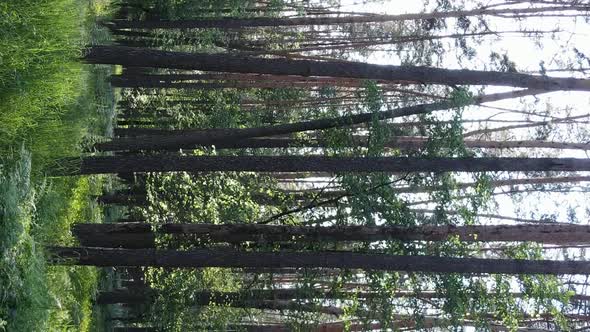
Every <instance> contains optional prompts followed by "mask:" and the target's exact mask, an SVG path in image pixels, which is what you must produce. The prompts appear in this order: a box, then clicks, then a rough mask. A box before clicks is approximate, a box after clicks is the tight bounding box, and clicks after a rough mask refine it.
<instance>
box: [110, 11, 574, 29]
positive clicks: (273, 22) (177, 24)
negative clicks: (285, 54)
mask: <svg viewBox="0 0 590 332" xmlns="http://www.w3.org/2000/svg"><path fill="white" fill-rule="evenodd" d="M572 10H577V11H582V8H580V7H576V6H572V5H567V6H557V5H555V6H551V7H542V8H539V7H531V8H502V9H486V8H478V9H473V10H461V11H446V12H445V11H440V12H432V13H411V14H400V15H367V16H363V15H356V16H324V17H309V16H307V17H305V16H304V17H291V18H284V17H253V18H233V17H227V18H201V19H198V20H186V21H180V20H178V21H164V20H147V21H129V20H113V21H112V22H111V24H113V25H114V26H115V27H116V28H117V29H128V28H137V29H192V28H222V29H229V28H243V27H279V26H303V25H310V26H311V25H335V24H352V23H377V22H396V21H407V20H428V19H444V18H451V17H464V16H479V15H504V14H509V15H524V14H534V13H536V14H539V13H544V12H555V11H572Z"/></svg>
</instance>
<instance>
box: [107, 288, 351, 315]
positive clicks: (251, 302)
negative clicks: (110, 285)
mask: <svg viewBox="0 0 590 332" xmlns="http://www.w3.org/2000/svg"><path fill="white" fill-rule="evenodd" d="M155 295H156V294H155V293H154V292H153V291H146V292H136V291H131V292H130V291H127V290H115V291H109V292H101V293H99V295H98V298H97V303H98V304H102V305H105V304H117V303H128V304H138V303H149V302H151V301H152V300H153V297H154V296H155ZM292 298H294V299H297V298H298V297H297V294H296V292H293V291H292V290H286V291H285V292H282V291H281V290H269V291H266V290H260V291H245V292H211V291H200V292H195V293H193V294H191V302H190V304H191V305H196V306H208V305H211V304H212V303H215V304H220V305H227V306H230V307H235V308H254V309H261V310H295V311H307V312H321V313H324V314H329V315H334V316H340V315H342V314H343V313H344V312H343V310H342V309H340V308H338V307H334V306H323V305H317V304H314V303H299V302H297V301H291V299H292Z"/></svg>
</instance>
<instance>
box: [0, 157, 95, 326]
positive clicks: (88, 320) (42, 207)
mask: <svg viewBox="0 0 590 332" xmlns="http://www.w3.org/2000/svg"><path fill="white" fill-rule="evenodd" d="M30 163H31V156H30V154H29V153H27V152H26V151H24V150H23V151H22V152H21V153H20V156H16V157H13V158H11V160H3V164H2V172H1V173H0V208H1V211H2V228H1V229H0V243H1V252H2V256H1V260H0V298H1V301H0V326H2V328H4V329H7V330H8V331H56V330H58V331H90V328H91V326H92V325H93V317H94V316H93V313H92V301H93V296H94V294H95V292H96V287H97V285H98V279H99V270H97V269H95V268H92V267H64V266H47V265H46V264H45V256H44V252H43V245H44V244H52V245H72V244H74V240H73V238H72V236H71V234H70V227H71V225H72V224H73V223H76V222H80V221H85V222H99V221H100V220H101V219H102V215H101V211H100V208H99V207H98V206H97V204H96V203H95V202H94V200H93V199H92V197H93V196H94V195H97V194H99V193H100V192H101V191H102V186H103V183H102V182H103V181H104V178H101V177H90V178H89V177H86V178H63V179H54V180H52V181H51V182H48V181H44V182H41V183H37V184H35V183H33V182H32V179H31V177H30V175H31V173H30Z"/></svg>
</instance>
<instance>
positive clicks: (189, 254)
mask: <svg viewBox="0 0 590 332" xmlns="http://www.w3.org/2000/svg"><path fill="white" fill-rule="evenodd" d="M47 251H48V253H49V255H50V262H52V263H53V264H75V265H92V266H153V267H180V268H198V267H225V268H246V267H305V268H320V267H321V268H341V269H367V270H386V271H408V272H432V273H504V274H556V275H559V274H590V262H586V261H549V260H536V261H531V260H519V259H482V258H450V257H434V256H396V255H386V254H364V253H353V252H245V251H235V250H219V251H212V250H206V249H203V250H190V251H173V250H154V249H107V248H76V247H48V248H47Z"/></svg>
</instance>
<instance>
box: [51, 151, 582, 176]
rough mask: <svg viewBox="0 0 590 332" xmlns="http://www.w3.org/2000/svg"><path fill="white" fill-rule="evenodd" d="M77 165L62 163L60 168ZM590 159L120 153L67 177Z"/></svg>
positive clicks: (500, 167)
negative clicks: (146, 154) (147, 154)
mask: <svg viewBox="0 0 590 332" xmlns="http://www.w3.org/2000/svg"><path fill="white" fill-rule="evenodd" d="M72 163H74V164H76V163H78V160H77V159H76V160H71V159H69V160H63V161H62V162H61V164H66V165H67V164H69V165H72ZM589 170H590V160H588V159H576V158H433V159H430V158H412V157H318V156H309V157H298V156H275V157H271V156H261V157H258V156H236V157H233V156H218V157H211V156H178V155H161V156H158V155H155V156H142V155H121V156H102V157H100V156H97V157H87V158H84V159H82V161H81V163H79V164H77V165H76V166H70V168H69V169H65V170H64V169H61V170H55V171H56V173H57V172H61V173H62V174H63V173H65V174H103V173H120V172H175V171H193V172H217V171H248V172H308V171H309V172H316V171H319V172H453V171H454V172H486V171H490V172H499V171H589Z"/></svg>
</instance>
